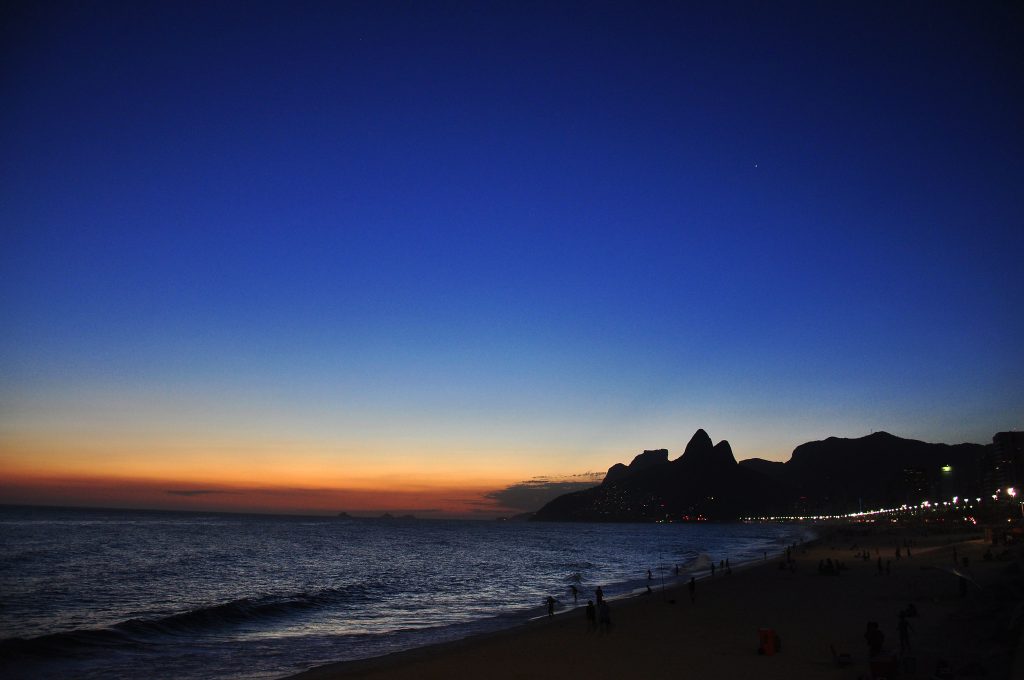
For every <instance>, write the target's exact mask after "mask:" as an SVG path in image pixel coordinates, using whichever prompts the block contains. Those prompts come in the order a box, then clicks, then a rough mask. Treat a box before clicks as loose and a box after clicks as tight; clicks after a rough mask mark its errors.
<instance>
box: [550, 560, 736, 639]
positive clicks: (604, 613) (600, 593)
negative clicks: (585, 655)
mask: <svg viewBox="0 0 1024 680" xmlns="http://www.w3.org/2000/svg"><path fill="white" fill-rule="evenodd" d="M720 568H721V569H725V570H726V573H727V574H731V573H732V568H731V567H730V566H729V560H728V559H724V560H722V561H721V564H720ZM675 572H676V576H678V575H679V566H678V565H676V567H675ZM714 572H715V564H714V562H712V563H711V573H712V575H714ZM653 578H654V574H653V573H652V572H651V570H650V569H648V570H647V580H648V581H650V580H652V579H653ZM686 588H687V591H688V592H689V594H690V602H691V603H696V601H697V579H696V578H695V577H693V576H691V577H690V580H689V582H688V583H687V584H686ZM569 592H570V593H571V594H572V602H573V604H574V605H575V604H577V603H578V602H579V596H580V589H579V588H578V587H577V585H576V584H575V583H573V584H571V585H570V586H569ZM651 592H652V591H651V587H650V586H649V585H648V586H647V594H648V595H649V594H651ZM594 600H596V601H597V602H596V603H595V601H594ZM557 603H558V600H556V599H555V598H554V597H552V596H550V595H549V596H548V598H547V600H545V604H547V607H548V616H549V617H553V616H554V615H555V605H556V604H557ZM585 611H586V617H587V630H588V631H591V632H592V631H595V630H597V631H600V632H602V633H607V632H610V631H611V628H612V610H611V607H610V606H609V604H608V602H607V600H605V599H604V590H603V589H602V588H601V586H598V587H597V588H596V589H594V599H593V600H587V606H586V609H585Z"/></svg>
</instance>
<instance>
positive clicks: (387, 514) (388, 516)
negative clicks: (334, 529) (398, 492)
mask: <svg viewBox="0 0 1024 680" xmlns="http://www.w3.org/2000/svg"><path fill="white" fill-rule="evenodd" d="M337 517H338V519H402V520H406V519H416V515H399V516H397V517H396V516H395V515H392V514H391V513H390V512H385V513H384V514H383V515H376V516H369V515H350V514H349V513H347V512H339V513H338V515H337Z"/></svg>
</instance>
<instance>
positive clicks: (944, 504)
mask: <svg viewBox="0 0 1024 680" xmlns="http://www.w3.org/2000/svg"><path fill="white" fill-rule="evenodd" d="M1003 493H1004V490H1003V489H998V490H996V492H995V493H994V494H992V500H993V501H996V502H998V501H999V500H1000V499H1001V498H1003V499H1005V501H1004V502H1010V503H1012V502H1014V500H1015V499H1016V498H1017V489H1015V488H1014V487H1012V486H1011V487H1009V488H1007V489H1006V490H1005V494H1006V495H1005V496H1003V495H1002V494H1003ZM981 503H982V499H981V498H975V499H974V502H973V503H972V502H971V499H969V498H960V497H959V496H953V499H952V500H951V501H935V502H932V501H922V502H921V504H920V505H907V504H906V503H904V504H903V505H901V506H900V507H898V508H879V509H877V510H862V511H859V512H850V513H847V514H845V515H772V516H765V517H742V518H741V519H742V521H744V522H814V521H822V520H830V519H853V520H856V519H863V518H874V517H879V516H884V515H893V514H899V513H921V512H925V511H931V512H940V511H949V510H973V509H975V508H976V507H979V506H981ZM1020 505H1021V515H1022V516H1024V503H1021V504H1020ZM893 521H896V520H893ZM964 521H967V522H971V523H972V524H977V523H978V521H977V519H975V518H974V517H973V516H972V515H965V516H964ZM1007 521H1012V519H1010V520H1007Z"/></svg>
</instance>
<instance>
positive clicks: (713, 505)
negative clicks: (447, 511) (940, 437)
mask: <svg viewBox="0 0 1024 680" xmlns="http://www.w3.org/2000/svg"><path fill="white" fill-rule="evenodd" d="M1022 449H1024V433H1018V432H1001V433H998V434H997V435H995V437H993V443H992V444H956V445H948V444H930V443H926V442H921V441H917V440H913V439H903V438H900V437H897V436H894V435H891V434H889V433H887V432H876V433H873V434H871V435H868V436H865V437H861V438H858V439H841V438H837V437H829V438H828V439H825V440H823V441H814V442H808V443H806V444H801V445H800V446H798V447H796V449H794V451H793V454H792V456H791V458H790V460H788V461H787V462H785V463H780V462H773V461H767V460H763V459H759V458H752V459H749V460H744V461H740V462H737V461H736V458H735V456H734V455H733V452H732V447H731V446H730V445H729V442H728V441H725V440H723V441H720V442H719V443H718V444H713V443H712V441H711V437H709V436H708V434H707V433H706V432H705V431H704V430H702V429H701V430H697V432H696V433H695V434H694V435H693V437H692V438H691V439H690V441H689V443H688V444H687V445H686V448H685V450H684V451H683V454H682V455H681V456H680V457H679V458H676V459H675V460H669V455H668V450H667V449H655V450H650V451H644V452H643V453H640V454H638V455H637V456H636V457H635V458H633V460H632V462H631V463H630V464H629V465H625V464H623V463H616V464H615V465H613V466H612V467H611V468H609V469H608V473H607V474H606V475H605V478H604V481H603V482H602V483H601V484H600V485H599V486H596V487H593V488H590V489H585V490H583V491H577V492H574V493H569V494H565V495H563V496H559V497H558V498H555V499H554V500H552V501H550V502H549V503H547V504H546V505H545V506H544V507H542V508H541V509H540V510H538V511H537V512H536V513H535V514H534V516H533V519H534V520H538V521H587V522H650V521H670V522H687V521H691V522H695V521H706V520H734V519H737V518H740V517H744V516H760V515H766V514H787V515H808V514H843V513H849V512H856V511H859V510H863V509H870V508H882V507H897V506H899V505H901V504H904V503H906V504H908V505H913V504H919V503H921V502H923V501H925V500H929V499H932V500H934V499H945V500H948V499H951V498H952V497H954V496H959V497H961V498H975V497H980V496H981V495H982V494H985V495H988V494H991V493H992V492H993V490H994V489H996V488H1000V487H1001V486H1005V485H1007V484H1013V483H1014V482H1015V481H1016V480H1020V479H1021V469H1020V468H1021V450H1022ZM990 487H991V488H990Z"/></svg>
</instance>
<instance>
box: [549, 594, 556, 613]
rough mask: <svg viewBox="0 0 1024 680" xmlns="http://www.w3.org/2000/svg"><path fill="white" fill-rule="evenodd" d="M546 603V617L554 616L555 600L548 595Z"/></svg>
mask: <svg viewBox="0 0 1024 680" xmlns="http://www.w3.org/2000/svg"><path fill="white" fill-rule="evenodd" d="M547 602H548V616H554V615H555V598H553V597H551V596H550V595H548V600H547Z"/></svg>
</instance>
